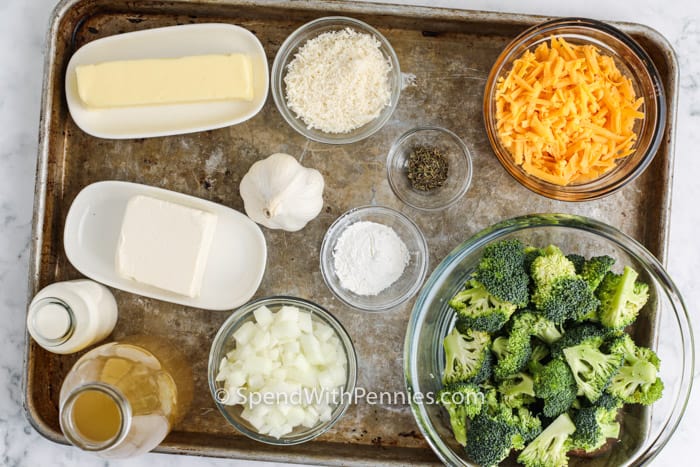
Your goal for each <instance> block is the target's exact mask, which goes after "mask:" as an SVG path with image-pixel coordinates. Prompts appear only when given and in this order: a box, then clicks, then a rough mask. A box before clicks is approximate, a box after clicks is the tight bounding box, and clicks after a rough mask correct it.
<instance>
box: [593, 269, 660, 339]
mask: <svg viewBox="0 0 700 467" xmlns="http://www.w3.org/2000/svg"><path fill="white" fill-rule="evenodd" d="M638 276H639V275H638V274H637V272H636V271H635V270H634V269H632V268H630V267H629V266H625V269H624V270H623V272H622V274H615V273H613V272H608V273H607V274H605V277H604V278H603V281H602V282H601V283H600V285H599V286H598V289H597V290H596V295H597V296H598V299H599V300H600V307H599V308H598V317H599V318H600V322H601V323H602V324H603V326H605V327H608V328H614V329H619V328H624V327H625V326H629V325H630V324H632V323H633V322H634V320H635V319H637V315H638V314H639V310H641V309H642V307H643V306H644V305H645V304H646V302H647V300H648V299H649V286H648V285H647V284H645V283H643V282H637V277H638Z"/></svg>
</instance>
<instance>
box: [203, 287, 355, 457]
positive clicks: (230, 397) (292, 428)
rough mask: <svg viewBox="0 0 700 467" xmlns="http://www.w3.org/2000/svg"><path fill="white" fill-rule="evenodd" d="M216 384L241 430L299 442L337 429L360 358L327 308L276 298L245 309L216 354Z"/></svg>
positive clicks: (270, 440) (212, 365)
mask: <svg viewBox="0 0 700 467" xmlns="http://www.w3.org/2000/svg"><path fill="white" fill-rule="evenodd" d="M208 380H209V389H210V391H211V395H212V397H213V398H214V401H215V403H216V406H217V408H218V409H219V411H220V412H221V414H222V415H223V416H224V418H225V419H226V421H228V423H230V424H231V425H232V426H233V427H234V428H235V429H236V430H238V431H239V432H240V433H242V434H244V435H245V436H247V437H249V438H251V439H254V440H256V441H259V442H262V443H267V444H272V445H279V446H285V445H294V444H300V443H304V442H307V441H310V440H312V439H314V438H316V437H317V436H319V435H321V434H322V433H324V432H326V431H328V430H329V429H331V427H332V426H333V425H334V424H335V423H336V422H337V421H338V420H339V419H340V418H341V417H342V416H343V414H344V413H345V411H346V410H347V408H348V406H349V405H350V402H351V399H352V394H353V392H354V389H355V384H356V381H357V355H356V353H355V348H354V346H353V343H352V340H351V339H350V336H349V335H348V333H347V331H345V329H344V328H343V326H342V325H341V324H340V322H339V321H338V320H337V319H336V318H335V317H333V316H332V315H331V314H330V313H329V312H328V311H326V310H325V309H323V308H322V307H320V306H319V305H317V304H315V303H313V302H310V301H308V300H304V299H301V298H295V297H285V296H276V297H268V298H261V299H258V300H254V301H251V302H249V303H247V304H246V305H243V306H242V307H240V308H238V309H237V310H236V311H234V312H233V314H231V316H229V318H228V319H227V320H226V321H225V322H224V324H223V325H222V326H221V328H219V331H218V333H217V334H216V337H214V341H213V343H212V346H211V351H210V353H209V368H208Z"/></svg>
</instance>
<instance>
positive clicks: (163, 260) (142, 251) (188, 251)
mask: <svg viewBox="0 0 700 467" xmlns="http://www.w3.org/2000/svg"><path fill="white" fill-rule="evenodd" d="M216 222H217V218H216V216H215V215H214V214H212V213H209V212H205V211H201V210H199V209H192V208H189V207H186V206H181V205H179V204H175V203H171V202H168V201H163V200H160V199H156V198H152V197H150V196H143V195H137V196H134V197H133V198H131V199H130V200H129V202H128V203H127V205H126V211H125V213H124V220H123V221H122V228H121V233H120V234H119V243H118V245H117V254H116V269H117V274H119V275H120V276H122V277H125V278H127V279H133V280H135V281H138V282H141V283H143V284H148V285H152V286H154V287H158V288H160V289H164V290H169V291H171V292H175V293H178V294H181V295H186V296H188V297H197V296H199V292H200V290H201V287H202V278H203V276H204V270H205V268H206V264H207V258H208V257H209V249H210V247H211V244H212V241H213V239H214V231H215V230H216Z"/></svg>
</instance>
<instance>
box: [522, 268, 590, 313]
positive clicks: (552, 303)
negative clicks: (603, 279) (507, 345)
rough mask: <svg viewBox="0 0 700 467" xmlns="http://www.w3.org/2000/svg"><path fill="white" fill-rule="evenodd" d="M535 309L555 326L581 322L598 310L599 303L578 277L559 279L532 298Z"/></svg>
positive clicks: (584, 282)
mask: <svg viewBox="0 0 700 467" xmlns="http://www.w3.org/2000/svg"><path fill="white" fill-rule="evenodd" d="M532 301H533V303H534V304H535V308H537V310H538V311H539V312H540V313H542V315H543V316H544V317H545V318H547V319H549V320H551V321H553V322H554V323H556V324H561V323H563V322H564V321H565V320H567V319H574V320H577V321H580V320H583V319H584V318H586V317H587V316H588V315H589V314H590V313H592V312H595V310H596V309H597V308H598V305H599V303H600V302H599V301H598V299H597V298H596V297H595V295H594V294H593V292H592V291H591V290H590V289H589V288H588V284H587V283H586V281H584V280H583V279H581V278H580V277H563V278H560V279H558V280H556V281H554V283H553V284H552V285H551V286H550V287H548V288H546V289H538V290H536V291H535V294H534V295H533V297H532Z"/></svg>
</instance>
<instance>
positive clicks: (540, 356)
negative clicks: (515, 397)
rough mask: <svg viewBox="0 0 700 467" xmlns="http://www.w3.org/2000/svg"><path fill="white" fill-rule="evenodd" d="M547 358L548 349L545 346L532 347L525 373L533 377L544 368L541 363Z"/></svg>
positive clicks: (538, 344)
mask: <svg viewBox="0 0 700 467" xmlns="http://www.w3.org/2000/svg"><path fill="white" fill-rule="evenodd" d="M547 357H549V348H548V347H547V346H546V345H544V344H540V343H536V344H535V345H533V346H532V353H531V354H530V360H528V362H527V371H529V372H530V374H533V375H534V374H535V373H538V372H540V371H542V368H544V363H543V362H544V360H545V359H546V358H547Z"/></svg>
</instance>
